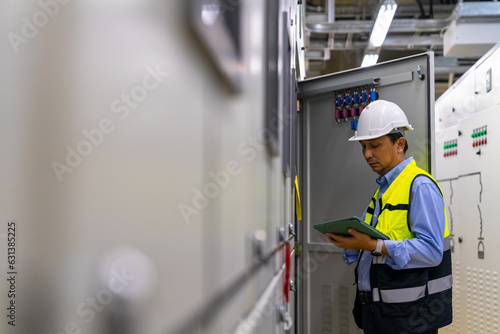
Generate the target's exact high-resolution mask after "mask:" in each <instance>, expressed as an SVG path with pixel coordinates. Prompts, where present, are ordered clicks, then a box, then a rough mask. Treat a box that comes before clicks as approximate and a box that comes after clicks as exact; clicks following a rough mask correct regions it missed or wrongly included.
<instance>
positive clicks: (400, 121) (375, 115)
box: [349, 100, 413, 141]
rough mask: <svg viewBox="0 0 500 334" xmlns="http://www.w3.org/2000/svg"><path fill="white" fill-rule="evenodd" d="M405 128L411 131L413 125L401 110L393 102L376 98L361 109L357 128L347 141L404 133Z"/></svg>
mask: <svg viewBox="0 0 500 334" xmlns="http://www.w3.org/2000/svg"><path fill="white" fill-rule="evenodd" d="M405 130H407V131H411V130H413V127H412V126H411V125H410V123H408V118H406V115H405V113H404V112H403V110H401V108H400V107H399V106H398V105H397V104H395V103H392V102H389V101H385V100H377V101H373V102H372V103H370V104H369V105H368V106H367V107H366V108H365V109H364V110H363V112H362V113H361V116H359V120H358V128H357V130H356V131H355V132H354V136H352V137H351V138H349V141H355V140H370V139H375V138H378V137H382V136H384V135H386V134H389V133H391V132H401V133H402V134H404V131H405Z"/></svg>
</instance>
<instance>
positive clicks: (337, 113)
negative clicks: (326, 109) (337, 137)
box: [335, 109, 340, 123]
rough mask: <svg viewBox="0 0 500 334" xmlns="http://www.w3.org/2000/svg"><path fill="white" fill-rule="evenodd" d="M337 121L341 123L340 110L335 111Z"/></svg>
mask: <svg viewBox="0 0 500 334" xmlns="http://www.w3.org/2000/svg"><path fill="white" fill-rule="evenodd" d="M335 120H336V121H337V123H340V110H339V109H335Z"/></svg>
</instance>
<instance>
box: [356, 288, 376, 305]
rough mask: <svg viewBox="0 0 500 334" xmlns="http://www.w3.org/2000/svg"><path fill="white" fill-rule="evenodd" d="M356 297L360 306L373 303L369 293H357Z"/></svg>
mask: <svg viewBox="0 0 500 334" xmlns="http://www.w3.org/2000/svg"><path fill="white" fill-rule="evenodd" d="M358 296H359V300H360V302H361V304H363V305H366V304H370V303H373V294H372V292H371V291H370V292H366V291H358Z"/></svg>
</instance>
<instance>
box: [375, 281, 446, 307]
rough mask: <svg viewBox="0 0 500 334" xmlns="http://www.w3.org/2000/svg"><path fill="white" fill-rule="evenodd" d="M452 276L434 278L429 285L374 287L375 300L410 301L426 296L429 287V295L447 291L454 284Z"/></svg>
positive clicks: (386, 301) (389, 301) (385, 301)
mask: <svg viewBox="0 0 500 334" xmlns="http://www.w3.org/2000/svg"><path fill="white" fill-rule="evenodd" d="M452 281H453V280H452V276H451V275H448V276H445V277H441V278H437V279H433V280H431V281H429V282H427V285H422V286H417V287H412V288H403V289H390V290H379V288H374V289H373V301H374V302H379V301H382V302H384V303H408V302H414V301H417V300H419V299H420V298H423V297H425V290H426V289H427V290H428V292H429V295H432V294H435V293H439V292H443V291H446V290H448V289H451V286H452Z"/></svg>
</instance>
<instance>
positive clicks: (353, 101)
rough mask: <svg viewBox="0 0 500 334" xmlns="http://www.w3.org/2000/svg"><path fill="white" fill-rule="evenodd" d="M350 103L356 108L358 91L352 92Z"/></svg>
mask: <svg viewBox="0 0 500 334" xmlns="http://www.w3.org/2000/svg"><path fill="white" fill-rule="evenodd" d="M352 103H354V106H356V107H357V106H358V104H359V94H358V90H355V91H354V95H353V96H352Z"/></svg>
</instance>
